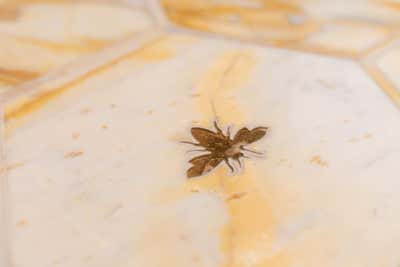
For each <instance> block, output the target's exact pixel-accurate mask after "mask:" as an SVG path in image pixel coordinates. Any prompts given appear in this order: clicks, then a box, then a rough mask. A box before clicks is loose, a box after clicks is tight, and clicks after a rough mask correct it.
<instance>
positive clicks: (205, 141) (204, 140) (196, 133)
mask: <svg viewBox="0 0 400 267" xmlns="http://www.w3.org/2000/svg"><path fill="white" fill-rule="evenodd" d="M191 133H192V135H193V137H194V139H196V140H197V141H198V142H199V144H200V145H201V146H203V147H211V146H213V145H215V144H218V143H223V142H224V141H225V138H224V136H221V135H219V134H217V133H214V132H212V131H210V130H207V129H204V128H200V127H193V128H192V129H191Z"/></svg>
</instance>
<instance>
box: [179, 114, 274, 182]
mask: <svg viewBox="0 0 400 267" xmlns="http://www.w3.org/2000/svg"><path fill="white" fill-rule="evenodd" d="M214 126H215V129H216V130H217V131H216V132H213V131H210V130H208V129H205V128H200V127H193V128H192V129H191V133H192V136H193V138H194V139H195V140H196V141H197V142H198V143H193V142H186V141H184V142H182V143H186V144H191V145H194V146H198V147H202V148H203V149H202V150H195V151H204V152H209V153H208V154H204V155H200V156H197V157H194V158H192V159H191V160H190V161H189V163H191V164H192V165H193V166H192V167H190V168H189V169H188V170H187V173H186V174H187V177H188V178H193V177H197V176H200V175H203V174H205V173H208V172H209V171H211V170H212V169H214V168H215V167H217V166H218V164H220V163H221V162H222V161H224V162H225V163H226V164H227V165H228V167H229V168H230V170H231V171H232V172H234V171H235V170H234V168H233V167H232V165H231V164H230V162H229V159H233V160H235V161H236V162H238V163H239V166H240V167H241V166H242V164H241V161H240V158H241V157H245V158H247V156H246V155H244V153H243V152H242V151H248V152H252V153H255V154H262V153H260V152H257V151H253V150H250V149H248V148H246V147H245V146H246V145H248V144H250V143H253V142H256V141H258V140H259V139H261V138H262V137H264V135H265V134H266V132H267V129H268V128H267V127H256V128H254V129H252V130H249V129H247V128H246V127H243V128H242V129H240V130H239V131H238V132H237V133H236V134H235V136H234V137H233V139H232V138H231V137H230V129H229V128H228V130H227V133H226V134H224V133H223V132H222V130H221V128H220V127H219V126H218V124H217V122H214Z"/></svg>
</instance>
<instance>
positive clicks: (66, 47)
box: [12, 36, 112, 53]
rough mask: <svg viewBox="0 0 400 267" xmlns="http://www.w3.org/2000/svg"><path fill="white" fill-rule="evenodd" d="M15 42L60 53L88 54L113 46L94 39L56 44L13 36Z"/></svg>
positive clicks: (105, 41)
mask: <svg viewBox="0 0 400 267" xmlns="http://www.w3.org/2000/svg"><path fill="white" fill-rule="evenodd" d="M12 37H13V38H14V39H15V40H17V41H19V42H21V43H28V44H32V45H35V46H40V47H43V48H45V49H48V50H51V51H53V52H58V53H66V52H79V53H88V52H94V51H96V50H99V49H102V48H105V47H107V46H109V45H111V44H112V42H111V41H109V40H94V39H78V40H75V41H74V43H56V42H52V41H48V40H43V39H37V38H32V37H26V36H12Z"/></svg>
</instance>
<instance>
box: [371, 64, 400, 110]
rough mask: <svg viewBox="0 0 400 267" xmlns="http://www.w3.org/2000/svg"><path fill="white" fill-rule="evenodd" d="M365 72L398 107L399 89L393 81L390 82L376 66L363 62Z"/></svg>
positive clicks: (399, 99) (399, 102)
mask: <svg viewBox="0 0 400 267" xmlns="http://www.w3.org/2000/svg"><path fill="white" fill-rule="evenodd" d="M363 67H364V69H365V70H366V72H367V73H368V74H369V75H370V76H371V78H372V79H374V80H375V82H376V83H377V84H378V86H379V87H380V88H381V89H382V90H383V91H384V92H385V93H386V94H387V95H388V96H389V97H390V98H391V99H392V100H393V101H394V102H395V103H396V104H397V105H398V107H400V91H399V89H397V88H396V86H395V85H394V83H393V82H391V81H390V80H389V79H388V78H387V77H386V76H385V75H384V74H383V73H382V71H380V70H379V69H378V68H376V67H374V66H371V65H369V64H368V63H365V64H363Z"/></svg>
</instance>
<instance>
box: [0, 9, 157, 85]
mask: <svg viewBox="0 0 400 267" xmlns="http://www.w3.org/2000/svg"><path fill="white" fill-rule="evenodd" d="M105 18H107V20H105ZM152 26H154V21H153V20H152V17H151V15H150V14H149V13H148V12H147V11H146V10H145V9H144V8H141V7H130V6H128V5H122V4H117V3H116V2H114V3H111V2H110V1H109V2H108V3H105V2H103V3H96V2H94V1H91V2H84V1H81V2H79V1H5V2H4V3H1V4H0V49H1V50H2V53H0V64H1V67H0V92H1V90H2V89H1V88H3V90H5V89H7V88H10V87H11V86H15V85H18V84H21V83H23V82H26V81H29V80H32V79H34V78H37V77H40V76H41V75H43V74H45V73H47V72H49V71H50V70H53V69H55V68H57V67H59V66H61V65H64V64H66V63H69V62H72V61H74V60H76V59H78V58H81V57H83V56H85V55H88V54H93V53H94V52H97V51H100V50H102V49H104V48H106V47H109V46H111V45H113V44H115V43H117V42H120V41H122V40H124V39H126V38H129V37H132V36H133V35H135V34H136V33H137V32H139V31H143V30H145V29H148V28H150V27H152ZM99 29H101V30H99Z"/></svg>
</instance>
